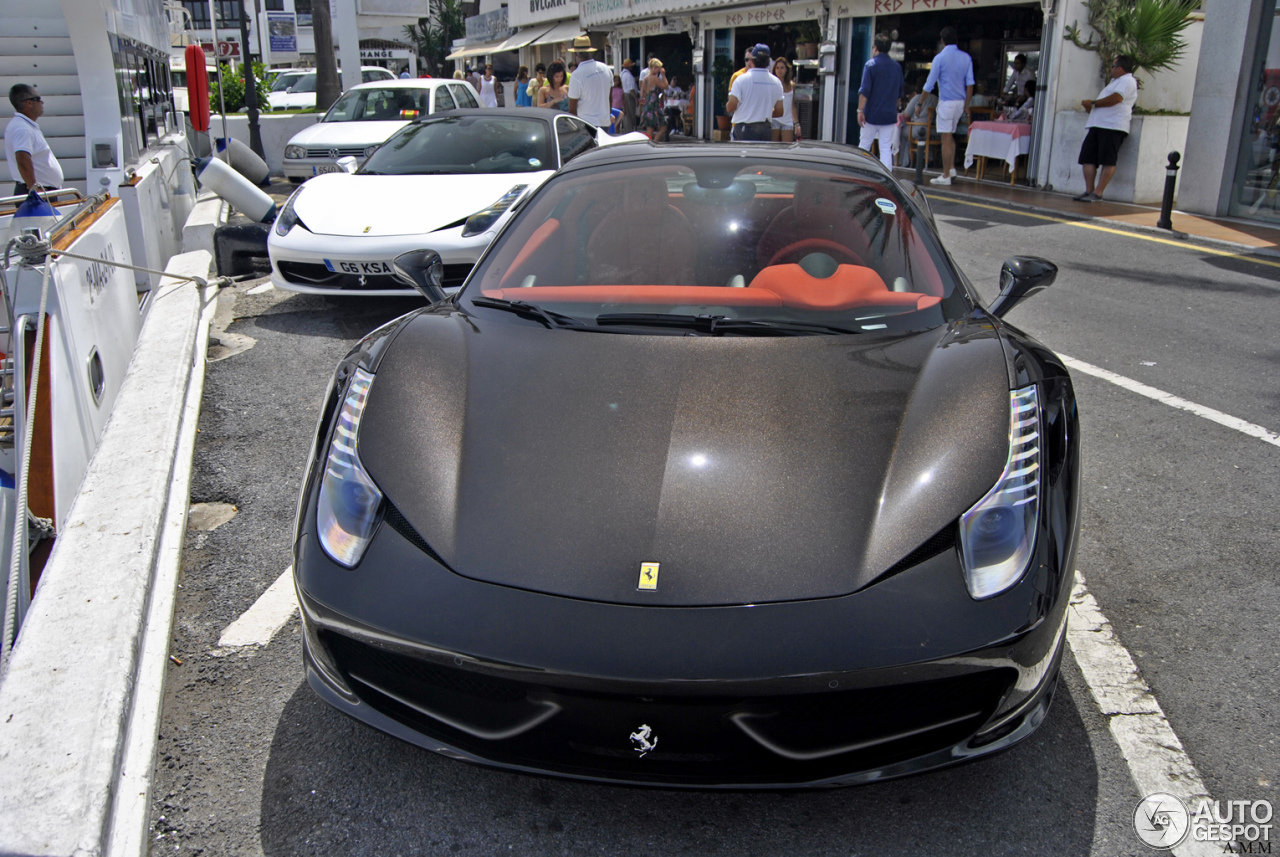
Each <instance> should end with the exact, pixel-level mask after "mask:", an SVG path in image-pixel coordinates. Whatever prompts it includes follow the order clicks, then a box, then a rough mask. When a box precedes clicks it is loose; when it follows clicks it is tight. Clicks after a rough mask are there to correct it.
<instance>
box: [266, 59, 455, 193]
mask: <svg viewBox="0 0 1280 857" xmlns="http://www.w3.org/2000/svg"><path fill="white" fill-rule="evenodd" d="M458 106H461V107H477V108H478V107H479V106H480V101H479V98H478V96H477V95H476V93H475V90H473V89H472V88H471V84H469V83H466V82H465V81H461V80H434V79H432V80H380V81H376V82H373V83H362V84H360V85H359V86H356V87H353V88H352V89H349V90H347V91H346V92H344V93H343V94H342V95H341V96H340V97H339V98H338V100H337V101H335V102H334V103H333V106H332V107H330V108H329V111H328V112H327V113H326V114H325V115H324V118H323V119H321V120H320V121H319V122H317V123H316V124H314V125H311V126H308V127H307V128H304V129H303V130H301V131H299V132H298V133H297V134H294V135H293V137H292V138H291V139H290V140H289V143H288V144H287V145H286V146H285V147H284V174H285V176H286V177H287V178H288V179H289V181H291V182H294V183H297V182H301V181H303V180H305V179H309V178H311V177H312V176H315V175H319V174H321V173H334V172H338V159H339V158H344V157H348V156H350V157H354V158H355V159H356V161H357V162H363V161H364V159H365V157H367V156H368V154H369V153H370V152H372V151H373V150H374V149H375V148H377V146H379V145H380V144H381V143H382V142H383V141H384V140H386V139H387V138H388V137H390V136H391V135H392V134H394V133H395V132H396V131H399V130H400V129H401V128H403V127H404V126H405V125H408V124H409V123H410V122H412V121H413V120H414V119H417V118H418V117H419V116H428V115H430V114H432V113H439V112H440V111H442V110H452V109H454V108H455V107H458Z"/></svg>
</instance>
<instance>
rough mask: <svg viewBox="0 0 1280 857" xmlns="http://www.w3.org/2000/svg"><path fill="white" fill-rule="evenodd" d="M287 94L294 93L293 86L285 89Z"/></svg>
mask: <svg viewBox="0 0 1280 857" xmlns="http://www.w3.org/2000/svg"><path fill="white" fill-rule="evenodd" d="M285 92H293V87H292V86H290V87H287V88H286V89H285Z"/></svg>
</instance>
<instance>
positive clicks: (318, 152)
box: [307, 146, 366, 158]
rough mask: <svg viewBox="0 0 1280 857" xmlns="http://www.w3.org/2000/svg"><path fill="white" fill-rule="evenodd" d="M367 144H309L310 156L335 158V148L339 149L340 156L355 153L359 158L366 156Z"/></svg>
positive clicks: (343, 156)
mask: <svg viewBox="0 0 1280 857" xmlns="http://www.w3.org/2000/svg"><path fill="white" fill-rule="evenodd" d="M365 148H366V147H365V146H308V147H307V157H308V158H333V154H332V152H333V150H334V149H337V150H338V157H339V158H345V157H347V156H348V155H353V156H355V157H357V158H363V157H364V150H365Z"/></svg>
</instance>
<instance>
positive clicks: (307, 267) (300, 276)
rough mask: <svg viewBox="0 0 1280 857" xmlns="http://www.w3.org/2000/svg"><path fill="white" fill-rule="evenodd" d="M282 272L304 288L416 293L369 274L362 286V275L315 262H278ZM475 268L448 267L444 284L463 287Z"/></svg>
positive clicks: (468, 265) (463, 265)
mask: <svg viewBox="0 0 1280 857" xmlns="http://www.w3.org/2000/svg"><path fill="white" fill-rule="evenodd" d="M276 264H277V265H278V266H279V268H280V274H281V276H283V277H284V278H285V279H286V280H288V281H289V282H291V283H296V284H298V285H300V286H323V287H325V288H330V289H342V290H347V291H353V292H359V291H368V290H371V289H377V290H381V289H405V290H409V291H412V289H413V287H412V286H408V285H406V284H404V283H402V282H400V281H399V280H397V279H396V278H395V277H391V276H387V275H381V274H367V275H365V277H364V282H363V283H361V282H360V279H361V277H360V275H358V274H343V273H340V272H338V271H330V270H329V269H328V268H326V267H325V266H324V265H317V264H315V263H312V262H277V263H276ZM472 267H473V265H472V264H471V263H470V262H463V263H460V264H453V265H445V266H444V282H443V283H442V285H443V286H444V287H445V288H453V287H456V286H461V285H462V284H463V282H464V281H465V280H466V279H467V275H468V274H470V273H471V268H472Z"/></svg>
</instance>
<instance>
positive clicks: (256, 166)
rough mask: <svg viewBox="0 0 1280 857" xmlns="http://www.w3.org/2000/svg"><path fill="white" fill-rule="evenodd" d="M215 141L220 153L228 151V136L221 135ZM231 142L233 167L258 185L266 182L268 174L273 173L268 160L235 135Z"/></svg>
mask: <svg viewBox="0 0 1280 857" xmlns="http://www.w3.org/2000/svg"><path fill="white" fill-rule="evenodd" d="M215 142H216V143H217V146H218V153H219V154H222V153H224V152H226V151H227V149H228V138H226V137H219V138H218V139H217V140H216V141H215ZM229 142H230V155H231V166H232V168H233V169H235V171H236V172H238V173H239V174H240V175H242V176H244V177H245V178H247V179H248V180H249V181H251V182H253V183H254V184H256V185H262V184H263V183H265V182H266V180H267V176H268V175H270V173H271V170H270V169H269V168H268V167H267V162H266V161H264V160H262V158H259V157H258V156H257V154H255V153H254V151H253V149H250V148H249V147H248V146H246V145H245V144H244V143H241V142H240V141H239V140H237V139H235V138H234V137H232V138H230V141H229Z"/></svg>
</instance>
